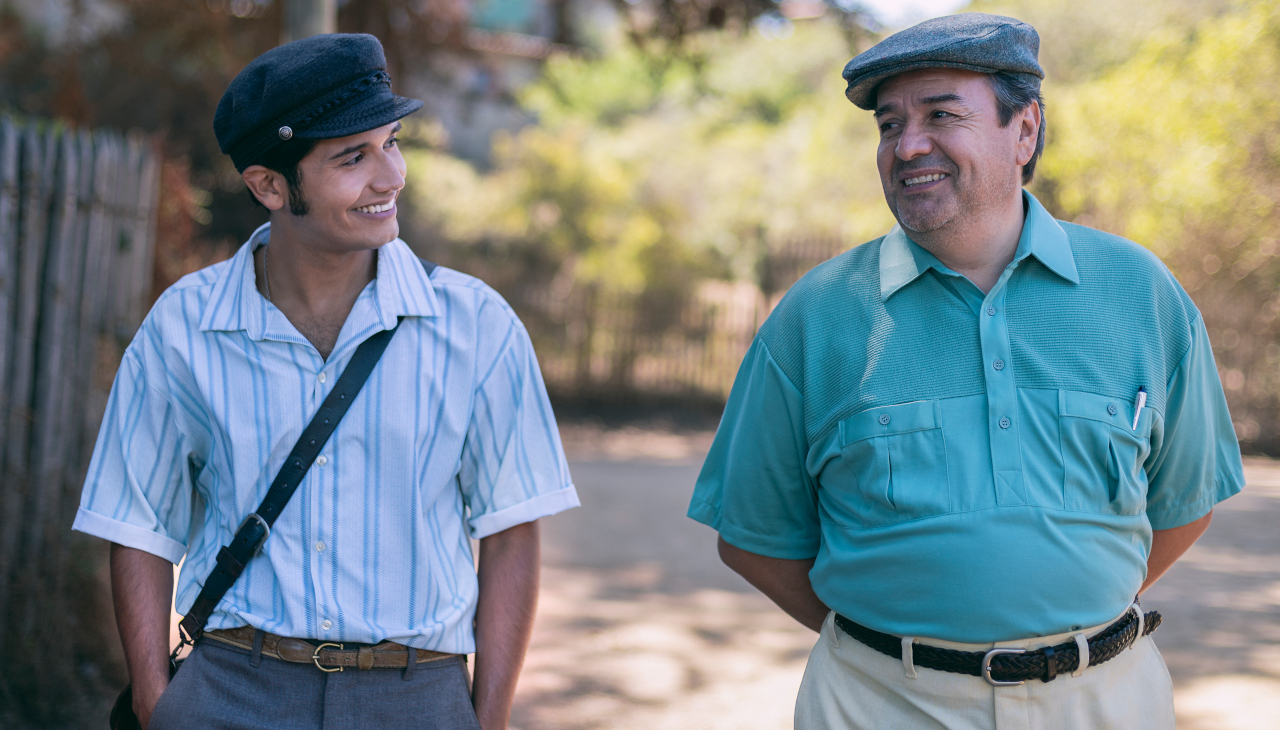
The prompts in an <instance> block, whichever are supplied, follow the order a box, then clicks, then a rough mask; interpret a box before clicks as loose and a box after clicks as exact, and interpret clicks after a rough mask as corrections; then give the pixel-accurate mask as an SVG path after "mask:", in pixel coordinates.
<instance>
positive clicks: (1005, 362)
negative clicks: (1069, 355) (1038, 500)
mask: <svg viewBox="0 0 1280 730" xmlns="http://www.w3.org/2000/svg"><path fill="white" fill-rule="evenodd" d="M1015 266H1017V263H1016V262H1015V263H1012V264H1010V265H1009V268H1008V269H1006V270H1005V272H1004V274H1003V275H1002V276H1001V277H1000V280H999V281H998V282H997V283H996V285H995V286H994V287H992V288H991V291H990V292H988V293H987V296H986V298H985V299H984V300H983V302H982V309H981V311H980V313H979V315H978V316H979V324H978V331H979V334H980V336H981V339H982V374H983V378H984V379H985V380H986V386H987V431H988V433H989V434H990V443H991V468H992V477H993V478H994V481H995V488H996V504H1000V505H1019V504H1026V503H1027V493H1026V488H1025V486H1024V485H1023V481H1022V449H1021V446H1020V444H1019V439H1018V428H1019V426H1020V424H1019V416H1018V389H1017V385H1016V383H1015V381H1014V377H1013V358H1012V352H1011V349H1010V345H1009V320H1008V308H1007V302H1008V287H1007V286H1006V283H1007V282H1008V280H1009V277H1010V276H1011V275H1012V273H1013V270H1014V267H1015Z"/></svg>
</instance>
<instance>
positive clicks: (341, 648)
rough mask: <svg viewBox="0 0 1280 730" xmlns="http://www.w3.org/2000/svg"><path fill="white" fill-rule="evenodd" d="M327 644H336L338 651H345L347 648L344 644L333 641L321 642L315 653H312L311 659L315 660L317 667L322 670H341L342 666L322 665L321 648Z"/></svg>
mask: <svg viewBox="0 0 1280 730" xmlns="http://www.w3.org/2000/svg"><path fill="white" fill-rule="evenodd" d="M326 646H336V647H338V651H343V650H344V649H345V648H346V647H344V646H343V645H342V644H334V643H332V642H329V643H324V644H321V645H320V646H317V647H316V650H315V653H313V654H312V655H311V661H313V662H315V664H316V669H319V670H320V671H322V672H341V671H342V667H325V666H321V665H320V650H321V649H323V648H325V647H326Z"/></svg>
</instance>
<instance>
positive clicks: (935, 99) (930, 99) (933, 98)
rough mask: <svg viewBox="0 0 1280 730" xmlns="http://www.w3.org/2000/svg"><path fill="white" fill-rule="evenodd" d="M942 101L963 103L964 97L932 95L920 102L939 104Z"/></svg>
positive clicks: (957, 95)
mask: <svg viewBox="0 0 1280 730" xmlns="http://www.w3.org/2000/svg"><path fill="white" fill-rule="evenodd" d="M944 101H964V97H962V96H960V95H959V94H934V95H933V96H926V97H925V98H923V99H921V100H920V103H921V104H940V103H942V102H944Z"/></svg>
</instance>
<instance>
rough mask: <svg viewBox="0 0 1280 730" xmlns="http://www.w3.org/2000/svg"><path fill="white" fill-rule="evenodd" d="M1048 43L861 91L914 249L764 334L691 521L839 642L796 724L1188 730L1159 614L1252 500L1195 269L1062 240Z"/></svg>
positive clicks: (806, 685)
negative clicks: (1199, 549)
mask: <svg viewBox="0 0 1280 730" xmlns="http://www.w3.org/2000/svg"><path fill="white" fill-rule="evenodd" d="M1038 48H1039V37H1038V35H1037V34H1036V32H1035V30H1034V29H1033V28H1031V27H1030V26H1029V25H1026V24H1025V23H1021V22H1019V21H1017V20H1014V19H1011V18H1003V17H998V16H991V15H983V14H978V13H973V14H965V15H959V16H953V17H948V18H942V19H938V20H933V21H929V22H926V23H922V24H920V25H918V26H915V27H913V28H910V29H908V30H905V31H903V32H901V33H898V34H896V35H894V36H891V37H890V38H888V39H887V40H885V41H883V42H882V43H880V44H879V45H877V46H875V47H873V48H871V49H870V50H868V51H866V52H865V53H863V54H861V55H859V56H858V57H857V58H855V59H853V60H852V61H851V62H850V63H849V65H848V66H847V67H846V68H845V71H844V76H845V78H846V79H847V80H848V82H849V87H848V92H847V94H848V97H849V99H850V100H851V101H852V102H853V103H854V104H856V105H857V106H859V107H861V108H863V109H867V110H872V111H874V118H875V122H876V125H877V126H878V128H879V132H880V146H879V152H878V164H879V170H880V176H881V182H882V184H883V186H884V193H885V199H886V201H887V202H888V204H889V207H890V209H891V210H892V211H893V214H894V217H895V218H896V219H897V221H898V224H899V225H898V226H897V227H895V228H894V229H893V230H892V231H890V232H889V234H888V235H886V236H884V237H883V238H880V239H877V240H875V241H872V242H870V243H867V244H865V245H862V246H859V247H858V248H856V249H854V250H852V251H850V252H848V253H846V254H844V255H842V256H839V257H837V258H836V259H834V260H832V261H830V262H828V263H826V264H823V265H822V266H819V267H817V268H816V269H814V270H813V271H812V272H810V273H809V274H808V275H807V276H806V277H805V278H804V279H803V280H802V281H801V282H800V283H799V284H797V285H796V286H795V287H794V288H793V289H792V290H791V292H789V293H788V295H787V296H786V297H785V298H784V299H783V301H782V303H781V304H780V305H779V307H778V309H777V310H776V311H775V312H774V313H773V315H772V316H771V317H770V318H769V320H768V321H767V322H766V323H765V324H764V326H763V327H762V328H761V329H760V333H759V335H758V336H757V338H756V340H755V342H754V344H753V345H752V347H751V349H750V351H749V352H748V353H747V356H746V359H745V361H744V362H743V365H742V369H741V371H740V372H739V374H738V378H737V382H736V383H735V384H734V389H733V393H732V395H731V396H730V400H729V404H728V407H727V409H726V412H725V415H724V419H723V421H722V422H721V424H720V430H719V432H718V433H717V435H716V440H715V443H714V445H713V446H712V449H711V453H710V455H709V456H708V458H707V462H706V464H705V465H704V467H703V470H702V474H701V476H700V477H699V479H698V483H697V487H696V490H695V493H694V496H693V503H692V506H691V507H690V510H689V514H690V516H691V517H693V518H694V519H697V520H699V521H702V522H705V523H707V524H709V525H711V526H712V527H714V528H716V529H717V530H718V531H719V532H720V553H721V556H722V557H723V559H724V561H725V562H726V563H727V564H728V565H729V566H730V567H732V568H733V569H734V570H736V571H738V572H739V573H741V574H742V575H743V576H744V577H746V578H747V580H749V581H750V582H751V583H752V584H754V585H755V586H756V587H758V588H759V589H760V590H761V591H763V592H764V593H765V594H766V595H768V596H769V597H770V598H771V599H773V601H774V602H776V603H777V604H778V605H779V606H780V607H781V608H782V609H783V610H785V611H787V612H788V613H789V614H791V615H792V616H794V617H795V618H796V619H797V620H798V621H800V622H801V623H803V624H804V625H806V626H808V627H810V628H812V629H814V630H815V631H819V632H820V634H821V637H820V639H819V641H818V643H817V645H816V646H815V648H814V650H813V653H812V655H811V656H810V659H809V666H808V669H807V671H806V673H805V678H804V682H803V684H802V686H801V689H800V697H799V700H798V702H797V707H796V726H797V727H798V728H804V729H808V728H813V729H817V728H906V727H910V728H926V727H930V728H936V727H945V728H988V729H990V728H996V727H999V728H1001V730H1006V729H1007V728H1040V729H1044V728H1137V727H1141V728H1172V727H1173V722H1174V721H1173V705H1172V692H1171V686H1170V682H1169V675H1168V672H1167V671H1166V670H1165V667H1164V663H1163V661H1162V660H1161V658H1160V655H1159V653H1158V651H1157V650H1156V648H1155V646H1154V645H1153V643H1152V641H1151V639H1149V638H1145V637H1146V636H1147V635H1148V634H1150V632H1151V631H1152V630H1154V628H1155V627H1156V625H1158V623H1159V614H1157V613H1155V612H1151V613H1147V614H1145V615H1143V613H1142V610H1141V609H1140V608H1139V607H1138V606H1137V605H1136V598H1135V597H1136V596H1137V595H1138V594H1140V593H1141V592H1142V591H1143V590H1145V589H1146V588H1148V587H1150V586H1151V584H1152V583H1154V582H1155V581H1156V580H1157V579H1158V578H1159V577H1160V576H1161V575H1162V574H1163V573H1164V572H1165V571H1166V570H1168V568H1169V567H1170V566H1171V565H1172V564H1173V562H1174V561H1175V560H1177V558H1178V557H1179V556H1180V555H1182V553H1183V552H1184V551H1186V549H1187V548H1188V547H1190V546H1191V544H1192V543H1193V542H1195V540H1196V539H1197V538H1198V537H1199V536H1200V535H1201V534H1202V533H1203V532H1204V530H1205V528H1206V527H1207V526H1208V524H1209V519H1210V516H1211V512H1212V509H1213V506H1214V505H1215V504H1216V503H1217V502H1219V501H1221V500H1223V499H1225V498H1227V497H1229V496H1231V495H1232V494H1235V493H1236V492H1238V491H1239V490H1240V489H1241V487H1242V484H1243V477H1242V469H1241V464H1240V454H1239V447H1238V445H1237V443H1236V440H1235V437H1234V433H1233V430H1232V426H1231V418H1230V415H1229V414H1228V412H1227V407H1226V403H1225V399H1224V397H1223V393H1222V387H1221V384H1220V383H1219V381H1218V376H1217V370H1216V368H1215V366H1214V362H1213V355H1212V351H1211V350H1210V346H1209V341H1208V337H1207V334H1206V332H1205V327H1204V324H1203V322H1202V320H1201V318H1200V314H1199V312H1198V311H1197V310H1196V308H1195V305H1194V304H1193V303H1192V302H1191V300H1190V298H1188V296H1187V294H1186V292H1185V291H1183V289H1182V287H1181V286H1179V285H1178V283H1177V281H1175V280H1174V278H1173V276H1172V275H1171V274H1170V273H1169V271H1168V270H1167V269H1166V268H1165V267H1164V266H1163V265H1162V264H1161V263H1160V261H1159V260H1157V259H1156V257H1155V256H1153V255H1151V254H1150V253H1149V252H1148V251H1146V250H1145V249H1143V248H1141V247H1139V246H1137V245H1135V244H1133V243H1131V242H1129V241H1126V240H1124V239H1121V238H1118V237H1116V236H1112V235H1108V234H1106V233H1102V232H1100V231H1096V230H1092V229H1089V228H1085V227H1082V226H1077V225H1072V224H1070V223H1063V222H1060V221H1056V220H1054V219H1053V218H1052V217H1051V216H1050V215H1049V214H1048V213H1047V212H1046V211H1045V209H1044V208H1043V207H1042V206H1041V205H1040V203H1039V202H1038V201H1037V200H1036V199H1035V198H1034V197H1032V196H1031V195H1030V194H1028V193H1026V192H1024V191H1023V190H1022V185H1023V184H1025V183H1027V182H1028V181H1030V179H1031V176H1032V174H1033V171H1034V168H1035V163H1036V159H1037V157H1038V156H1039V154H1040V151H1041V149H1042V148H1043V144H1044V116H1043V114H1044V107H1043V103H1042V101H1041V97H1040V81H1041V79H1042V78H1043V76H1044V74H1043V72H1042V71H1041V69H1040V66H1039V64H1038V62H1037V52H1038Z"/></svg>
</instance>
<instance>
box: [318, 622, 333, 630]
mask: <svg viewBox="0 0 1280 730" xmlns="http://www.w3.org/2000/svg"><path fill="white" fill-rule="evenodd" d="M320 628H321V629H324V630H325V631H328V630H329V629H331V628H333V622H332V621H330V620H329V619H325V620H323V621H321V622H320Z"/></svg>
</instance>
